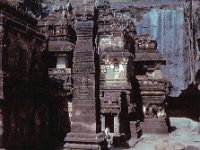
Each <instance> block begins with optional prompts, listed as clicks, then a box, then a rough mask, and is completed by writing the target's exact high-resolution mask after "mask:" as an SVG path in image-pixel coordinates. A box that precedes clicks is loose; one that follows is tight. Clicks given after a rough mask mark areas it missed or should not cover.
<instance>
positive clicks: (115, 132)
mask: <svg viewBox="0 0 200 150" xmlns="http://www.w3.org/2000/svg"><path fill="white" fill-rule="evenodd" d="M119 129H120V127H119V115H115V116H114V134H115V135H118V134H119V133H120V132H119Z"/></svg>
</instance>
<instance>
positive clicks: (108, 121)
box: [105, 114, 114, 133]
mask: <svg viewBox="0 0 200 150" xmlns="http://www.w3.org/2000/svg"><path fill="white" fill-rule="evenodd" d="M105 126H106V128H109V129H110V132H111V133H114V115H113V114H106V115H105Z"/></svg>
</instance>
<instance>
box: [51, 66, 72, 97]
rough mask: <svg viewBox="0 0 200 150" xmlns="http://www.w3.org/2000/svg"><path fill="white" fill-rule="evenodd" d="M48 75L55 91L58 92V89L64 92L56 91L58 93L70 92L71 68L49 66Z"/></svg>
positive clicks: (68, 93)
mask: <svg viewBox="0 0 200 150" xmlns="http://www.w3.org/2000/svg"><path fill="white" fill-rule="evenodd" d="M48 76H49V79H50V81H51V82H52V83H53V84H55V85H56V86H55V87H56V88H54V90H56V92H58V90H59V91H62V92H64V93H62V92H58V94H59V93H61V94H62V95H63V94H64V95H65V94H66V93H67V95H71V94H72V75H71V68H49V70H48ZM59 95H60V94H59Z"/></svg>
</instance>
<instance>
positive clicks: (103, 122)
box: [101, 115, 106, 131]
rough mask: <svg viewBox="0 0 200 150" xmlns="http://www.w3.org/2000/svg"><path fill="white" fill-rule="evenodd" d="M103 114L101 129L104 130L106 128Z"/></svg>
mask: <svg viewBox="0 0 200 150" xmlns="http://www.w3.org/2000/svg"><path fill="white" fill-rule="evenodd" d="M105 119H106V118H105V116H104V115H101V131H105V129H106V120H105Z"/></svg>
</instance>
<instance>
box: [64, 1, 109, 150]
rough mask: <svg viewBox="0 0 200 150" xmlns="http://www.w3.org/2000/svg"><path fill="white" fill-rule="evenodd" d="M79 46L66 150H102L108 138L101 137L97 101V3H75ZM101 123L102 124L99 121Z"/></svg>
mask: <svg viewBox="0 0 200 150" xmlns="http://www.w3.org/2000/svg"><path fill="white" fill-rule="evenodd" d="M71 2H72V6H73V8H74V9H73V10H74V14H75V19H76V21H75V31H76V35H77V42H76V46H75V50H74V58H73V77H74V78H73V81H74V91H73V101H72V108H73V110H72V124H71V133H69V134H67V135H66V142H67V143H66V144H65V145H64V150H70V149H95V150H96V149H101V147H102V145H103V143H104V141H105V134H103V133H101V125H100V110H97V109H96V108H97V107H96V106H97V105H98V101H99V98H98V97H96V95H97V93H96V92H97V90H96V86H97V84H96V82H97V80H98V79H96V69H95V64H96V62H95V60H96V59H95V55H96V54H95V49H94V39H93V38H94V37H95V36H94V32H93V31H94V0H73V1H71ZM97 119H99V120H97Z"/></svg>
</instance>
